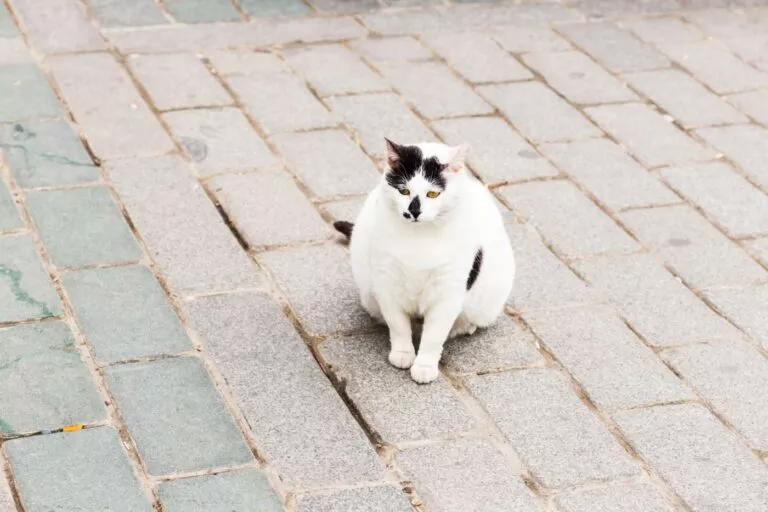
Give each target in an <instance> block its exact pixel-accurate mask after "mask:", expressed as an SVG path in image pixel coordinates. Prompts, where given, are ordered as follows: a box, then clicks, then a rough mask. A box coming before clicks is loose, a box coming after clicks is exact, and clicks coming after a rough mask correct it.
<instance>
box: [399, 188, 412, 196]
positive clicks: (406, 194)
mask: <svg viewBox="0 0 768 512" xmlns="http://www.w3.org/2000/svg"><path fill="white" fill-rule="evenodd" d="M400 193H401V194H403V195H404V196H409V195H411V191H410V190H408V189H407V188H401V189H400Z"/></svg>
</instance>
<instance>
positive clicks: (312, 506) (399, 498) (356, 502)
mask: <svg viewBox="0 0 768 512" xmlns="http://www.w3.org/2000/svg"><path fill="white" fill-rule="evenodd" d="M296 501H297V503H298V506H299V509H298V510H299V512H336V511H337V510H359V511H365V512H411V511H412V510H413V508H412V507H411V504H410V502H409V501H408V498H406V497H405V494H403V492H402V491H401V490H400V489H398V488H396V487H389V486H381V487H362V488H358V489H349V490H345V491H337V492H335V493H333V494H303V495H299V496H298V497H297V499H296Z"/></svg>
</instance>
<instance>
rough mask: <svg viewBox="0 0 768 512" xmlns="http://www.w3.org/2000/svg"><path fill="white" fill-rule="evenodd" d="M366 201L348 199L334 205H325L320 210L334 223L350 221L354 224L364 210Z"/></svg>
mask: <svg viewBox="0 0 768 512" xmlns="http://www.w3.org/2000/svg"><path fill="white" fill-rule="evenodd" d="M364 202H365V200H364V199H347V200H344V201H336V202H333V203H325V204H324V205H322V206H320V208H321V209H322V210H323V211H324V212H325V213H326V214H327V215H329V216H330V217H331V218H332V219H333V220H334V221H337V220H348V221H350V222H354V221H355V219H357V216H358V215H359V214H360V210H362V209H363V203H364Z"/></svg>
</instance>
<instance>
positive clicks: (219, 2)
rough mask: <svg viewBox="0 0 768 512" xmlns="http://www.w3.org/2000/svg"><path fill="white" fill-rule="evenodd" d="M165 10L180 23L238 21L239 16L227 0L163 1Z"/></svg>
mask: <svg viewBox="0 0 768 512" xmlns="http://www.w3.org/2000/svg"><path fill="white" fill-rule="evenodd" d="M164 4H165V8H166V9H168V12H170V13H171V15H172V16H173V17H174V18H176V19H177V20H178V21H180V22H182V23H206V22H212V21H240V15H239V14H238V13H237V10H235V8H234V6H233V5H232V4H231V3H229V2H228V1H227V0H165V2H164Z"/></svg>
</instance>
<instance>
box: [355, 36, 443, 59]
mask: <svg viewBox="0 0 768 512" xmlns="http://www.w3.org/2000/svg"><path fill="white" fill-rule="evenodd" d="M349 47H350V48H352V49H353V50H354V51H356V52H357V53H358V54H360V55H361V56H362V57H363V58H364V59H366V60H368V61H369V62H381V61H385V62H386V61H419V60H429V59H431V58H432V52H431V51H430V50H429V49H428V48H427V47H426V46H424V45H423V44H421V43H420V42H419V41H418V40H416V39H414V38H412V37H385V38H381V39H361V40H358V41H352V42H350V43H349Z"/></svg>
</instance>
